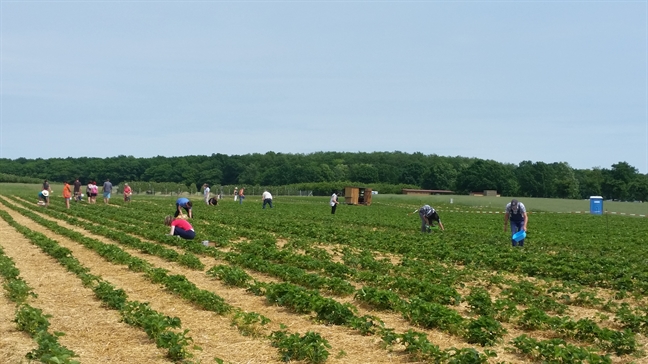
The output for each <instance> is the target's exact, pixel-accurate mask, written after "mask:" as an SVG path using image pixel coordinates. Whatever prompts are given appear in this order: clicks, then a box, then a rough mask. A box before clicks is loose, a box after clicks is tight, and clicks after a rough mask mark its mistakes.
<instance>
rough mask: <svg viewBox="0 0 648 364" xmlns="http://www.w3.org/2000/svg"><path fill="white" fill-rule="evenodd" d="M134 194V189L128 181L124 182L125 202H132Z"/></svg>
mask: <svg viewBox="0 0 648 364" xmlns="http://www.w3.org/2000/svg"><path fill="white" fill-rule="evenodd" d="M132 195H133V189H132V188H131V186H129V185H128V183H124V202H130V200H131V196H132Z"/></svg>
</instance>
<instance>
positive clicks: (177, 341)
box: [155, 330, 200, 361]
mask: <svg viewBox="0 0 648 364" xmlns="http://www.w3.org/2000/svg"><path fill="white" fill-rule="evenodd" d="M188 332H189V330H184V331H182V332H173V331H163V332H161V333H160V334H159V335H158V336H157V337H156V338H155V343H156V344H157V346H158V347H159V348H164V349H167V350H168V351H167V358H169V359H171V360H173V361H181V360H184V359H187V358H191V357H192V356H193V354H191V352H190V351H189V349H188V347H189V345H191V343H193V339H192V338H191V337H189V336H187V333H188ZM193 348H194V349H200V348H199V347H197V346H194V347H193Z"/></svg>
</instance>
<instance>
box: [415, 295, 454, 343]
mask: <svg viewBox="0 0 648 364" xmlns="http://www.w3.org/2000/svg"><path fill="white" fill-rule="evenodd" d="M403 316H404V317H405V318H406V319H408V320H409V321H411V322H412V323H414V324H416V325H420V326H422V327H425V328H428V329H434V328H437V329H440V330H442V331H446V332H449V333H451V334H459V332H460V331H461V330H462V329H463V325H464V318H463V317H461V315H459V313H457V311H455V310H451V309H449V308H447V307H445V306H443V305H440V304H438V303H432V302H426V301H423V300H422V299H420V298H418V297H414V298H412V299H411V300H410V302H409V305H408V306H407V307H404V308H403Z"/></svg>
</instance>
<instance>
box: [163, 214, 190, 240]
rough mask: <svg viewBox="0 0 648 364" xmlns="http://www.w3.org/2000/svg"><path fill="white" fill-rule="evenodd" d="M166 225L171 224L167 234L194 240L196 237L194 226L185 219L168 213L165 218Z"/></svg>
mask: <svg viewBox="0 0 648 364" xmlns="http://www.w3.org/2000/svg"><path fill="white" fill-rule="evenodd" d="M164 225H166V226H170V227H171V230H170V231H169V233H168V234H167V235H171V236H173V235H177V236H179V237H181V238H183V239H187V240H192V239H193V238H195V237H196V232H195V231H194V229H193V226H191V224H190V223H189V222H188V221H187V220H184V219H176V218H175V217H172V216H171V215H168V216H167V217H165V218H164Z"/></svg>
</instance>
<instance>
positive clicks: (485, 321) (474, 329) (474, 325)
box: [238, 244, 634, 352]
mask: <svg viewBox="0 0 648 364" xmlns="http://www.w3.org/2000/svg"><path fill="white" fill-rule="evenodd" d="M267 248H268V246H267V244H266V249H267ZM238 257H240V256H238ZM250 260H252V259H248V262H249V261H250ZM253 260H255V261H256V263H253V264H256V265H257V268H258V265H259V264H260V265H265V264H266V262H267V260H265V259H261V260H259V259H253ZM250 265H251V264H248V266H250ZM262 271H263V270H262ZM265 271H267V269H266V270H265ZM405 286H410V285H405ZM527 288H528V287H527ZM514 293H515V292H514ZM517 296H519V293H518V295H517ZM518 298H519V297H518ZM518 301H520V299H518ZM413 302H417V303H418V304H419V306H422V307H427V308H428V311H429V305H426V304H424V303H423V301H420V300H415V301H413ZM438 309H439V308H438V307H436V308H435V311H438ZM417 310H420V307H418V308H417ZM417 310H414V311H415V312H416V311H417ZM410 319H412V317H410ZM413 319H414V322H417V318H413ZM437 321H438V320H437ZM459 321H460V322H461V320H459ZM421 322H423V321H422V320H420V319H418V323H419V324H421ZM424 322H426V323H427V324H428V325H430V323H431V322H436V321H435V320H430V319H426V320H425V321H424ZM493 322H495V323H497V321H494V320H492V319H491V318H489V317H480V318H479V319H478V320H474V322H471V324H470V325H468V326H467V327H469V330H468V331H465V332H466V333H473V334H472V335H469V341H471V342H479V343H483V344H492V343H493V342H494V340H496V339H497V336H501V334H500V335H492V334H487V335H481V334H480V333H481V332H482V331H484V330H483V327H491V328H492V329H493V330H491V331H492V332H498V331H500V330H501V325H500V326H499V327H495V326H493ZM568 322H569V321H568ZM563 326H566V325H563ZM450 330H452V329H450ZM486 331H488V330H486ZM595 332H599V333H602V334H607V332H605V331H604V330H603V331H602V330H596V331H595ZM480 335H481V336H480ZM606 336H609V335H606ZM574 337H577V338H579V337H583V335H580V334H578V333H576V335H574ZM612 339H613V340H614V337H613V338H612ZM625 341H626V343H627V342H628V341H629V342H630V345H626V347H627V346H629V347H630V348H631V350H633V348H634V346H633V345H632V343H633V342H634V339H633V338H632V337H630V338H629V339H628V338H626V339H625ZM609 346H610V345H608V347H609ZM612 347H615V348H616V351H617V352H620V351H622V350H628V349H619V348H618V346H615V345H612Z"/></svg>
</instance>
